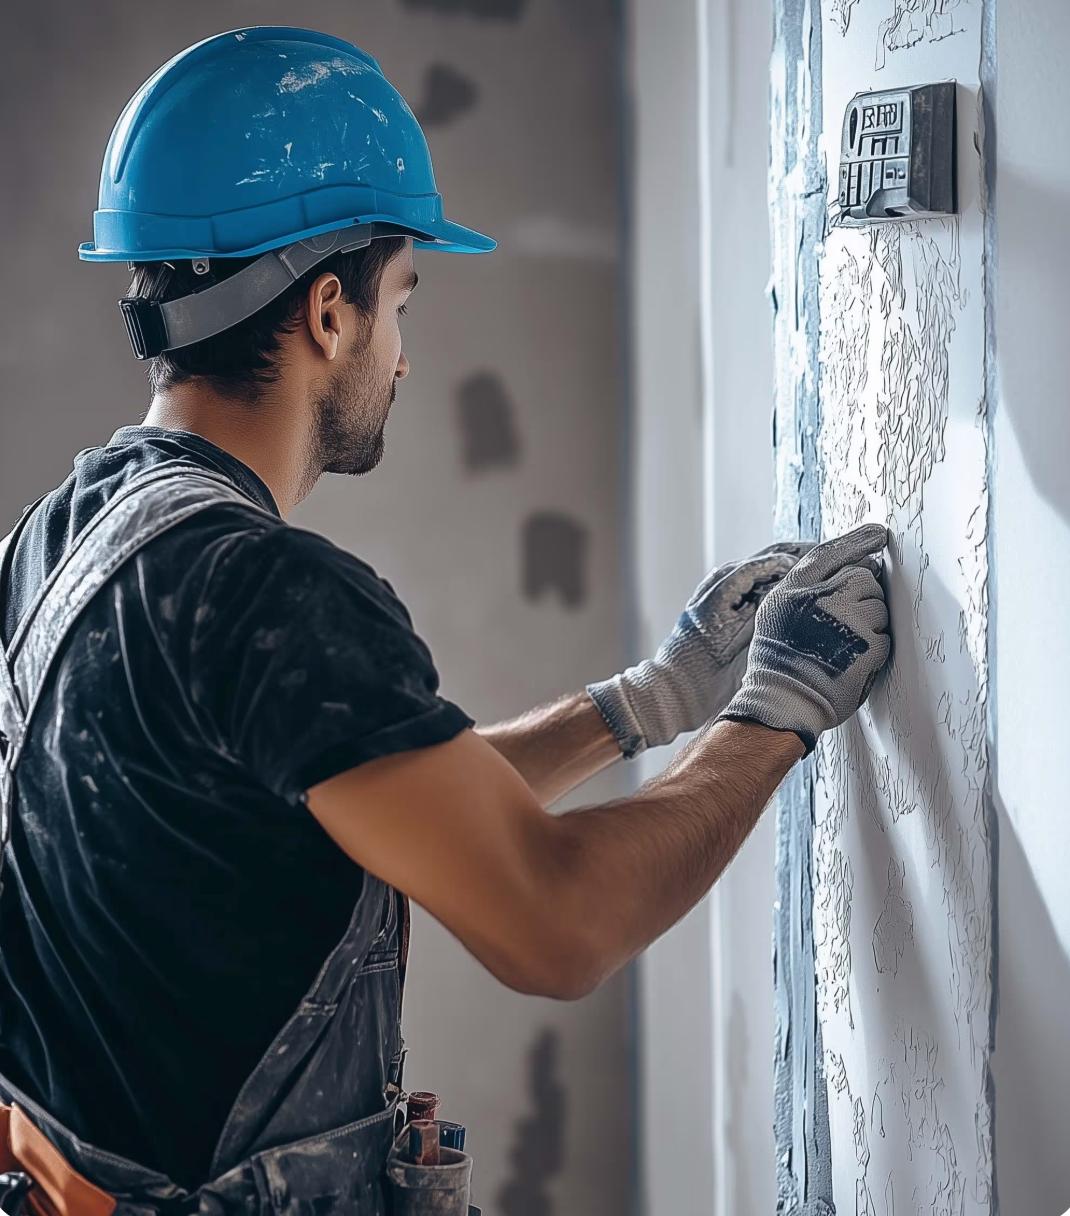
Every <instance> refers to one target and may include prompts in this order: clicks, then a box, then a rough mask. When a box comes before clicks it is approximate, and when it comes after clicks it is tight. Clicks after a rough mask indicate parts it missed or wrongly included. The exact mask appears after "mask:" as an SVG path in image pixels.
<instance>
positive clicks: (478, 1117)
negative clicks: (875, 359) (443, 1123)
mask: <svg viewBox="0 0 1070 1216" xmlns="http://www.w3.org/2000/svg"><path fill="white" fill-rule="evenodd" d="M477 13H478V14H482V16H476V15H474V14H477ZM263 23H282V24H299V25H304V26H311V27H318V28H322V29H324V30H326V31H328V32H330V33H334V34H338V35H341V36H343V37H347V38H350V39H352V40H354V41H356V42H358V43H359V44H362V45H364V46H366V47H367V48H368V49H369V50H370V51H371V52H372V53H373V54H375V55H376V56H377V57H378V58H379V59H380V61H381V63H382V65H383V67H384V70H385V71H386V72H387V74H388V75H389V76H390V77H391V79H392V80H393V81H394V82H395V83H396V84H397V85H398V87H399V88H400V89H401V91H402V92H403V93H404V94H405V95H406V97H407V98H408V99H409V100H410V102H411V103H412V104H413V106H414V108H415V109H416V110H417V112H418V113H419V114H420V115H421V117H424V118H425V119H427V120H428V126H427V130H428V136H429V140H430V143H431V148H432V153H433V156H434V159H435V166H436V172H437V176H438V180H439V186H440V188H441V189H442V191H443V193H444V195H445V197H446V199H447V206H448V208H449V212H450V214H451V215H453V216H455V217H456V218H458V219H460V220H461V221H462V222H464V223H469V224H472V225H473V226H476V227H480V228H482V230H484V231H487V232H490V233H492V234H494V235H495V236H497V237H498V238H499V240H500V241H501V245H502V247H501V249H500V250H499V251H498V252H497V253H495V254H493V255H491V256H490V257H487V258H459V257H446V256H443V255H437V254H428V253H424V254H418V266H419V270H420V275H421V285H420V290H419V293H418V294H417V296H416V297H415V298H414V300H413V302H412V306H411V309H410V313H411V315H410V318H409V320H408V322H407V323H406V325H407V327H406V331H405V332H406V349H407V352H408V354H409V356H410V359H411V360H412V364H413V374H412V375H411V376H410V378H409V379H408V380H407V381H406V382H405V384H404V385H403V386H402V387H401V390H400V392H399V398H398V404H397V406H396V407H395V410H394V412H393V414H392V416H391V419H392V420H391V425H390V427H389V429H388V434H387V457H386V460H385V462H384V464H383V465H382V466H381V467H380V469H378V470H376V472H375V473H373V474H372V475H370V476H369V477H367V478H364V479H362V480H360V481H359V482H352V481H348V480H343V479H329V480H327V481H325V482H324V483H323V484H322V485H321V487H320V488H319V489H317V491H316V492H315V493H314V495H313V496H312V498H311V499H310V500H309V501H308V503H307V504H305V506H304V507H303V508H302V509H301V510H300V512H299V514H298V517H297V522H299V523H301V524H304V525H306V526H311V527H313V528H317V529H319V530H322V531H323V532H325V533H327V534H329V535H330V536H331V537H332V538H333V539H335V540H336V541H338V542H339V543H341V544H343V545H345V546H347V547H348V548H350V549H352V550H353V551H355V552H357V553H359V554H360V555H361V556H362V557H363V558H365V559H366V560H368V561H370V562H371V563H372V564H373V565H375V566H376V567H377V568H378V569H379V570H380V571H381V572H382V573H383V574H384V575H385V576H386V577H387V578H389V579H390V581H391V582H392V583H393V584H394V586H395V587H396V588H397V590H398V592H399V593H400V595H401V596H402V597H403V599H405V600H406V602H407V603H408V605H409V606H410V608H411V610H412V612H413V616H414V618H415V622H416V625H417V628H418V629H419V630H420V631H421V632H422V633H423V635H424V636H425V638H426V639H427V641H428V643H429V644H430V646H431V649H432V651H433V653H434V655H435V657H436V660H437V662H438V666H439V669H440V671H441V674H442V680H443V686H444V690H445V691H446V693H447V695H449V696H451V697H452V698H454V699H455V700H457V701H458V702H460V703H461V704H462V705H464V706H465V707H466V708H467V709H468V710H469V712H471V713H472V715H473V716H474V717H476V718H477V719H478V720H480V721H482V722H491V721H494V720H496V719H499V718H501V717H504V716H508V715H511V714H514V713H517V712H520V711H521V710H523V709H525V708H528V707H529V706H531V705H533V704H536V703H539V702H541V701H544V700H546V699H548V698H550V697H553V696H555V695H557V694H560V693H563V692H566V691H568V690H571V689H575V688H578V687H580V686H581V685H582V684H583V683H584V682H585V681H587V680H590V679H592V678H594V677H596V676H599V675H604V674H608V673H609V672H611V671H614V670H616V669H617V668H618V666H619V665H620V663H621V661H622V659H623V657H624V641H623V634H624V613H623V610H622V579H623V559H622V555H623V545H624V522H625V517H624V512H623V509H622V508H623V496H624V488H623V480H622V473H621V458H622V455H623V453H624V443H623V438H622V437H623V434H624V421H625V418H624V401H623V392H622V375H621V371H620V368H621V357H622V351H621V347H620V323H621V318H622V315H623V280H622V274H621V263H620V259H619V257H618V251H619V244H620V206H619V200H618V194H619V187H620V180H621V172H622V169H621V152H620V148H621V110H620V105H619V100H620V99H619V74H620V55H621V51H620V45H619V43H620V24H619V16H618V13H617V5H616V4H615V3H614V0H584V3H583V4H573V3H569V0H482V2H480V3H475V0H471V2H469V3H463V2H460V0H452V2H451V0H361V3H354V2H352V0H349V2H347V0H306V2H305V3H303V4H301V5H299V6H298V5H294V4H293V3H282V2H279V0H264V2H259V3H241V2H238V0H224V2H220V0H215V2H213V3H209V2H207V0H190V2H187V3H184V4H181V5H176V4H167V3H162V2H153V3H145V4H140V5H134V4H130V3H125V2H123V0H97V2H95V3H93V4H91V5H77V4H70V3H68V2H66V0H44V2H41V3H35V4H34V5H32V6H20V7H19V11H18V12H17V13H16V14H14V15H13V16H12V15H9V25H8V30H7V37H8V45H9V47H11V48H12V51H13V53H12V54H11V55H10V57H9V61H8V65H7V68H6V70H5V73H4V75H3V77H2V78H0V112H2V113H3V114H4V116H5V142H6V151H5V158H6V163H7V165H8V166H18V170H17V172H14V171H5V173H4V174H3V176H2V178H0V216H2V219H3V228H4V231H5V233H6V234H7V240H6V242H5V245H6V249H5V260H4V261H5V264H4V282H5V286H6V290H5V291H4V292H3V293H2V297H0V518H4V519H8V520H11V519H13V517H14V515H15V514H16V513H17V511H18V509H19V508H20V507H21V505H22V504H23V503H24V502H26V501H28V500H30V499H31V498H32V497H34V496H36V495H37V494H39V493H41V492H42V491H43V490H44V489H46V488H48V487H49V486H51V485H53V484H55V483H56V482H58V481H59V480H61V479H62V478H63V477H64V475H65V474H66V472H67V470H68V469H69V467H70V461H71V457H72V456H73V454H74V453H75V452H76V451H77V450H78V449H80V448H82V447H85V446H89V445H92V444H94V443H98V442H103V441H105V440H106V439H107V438H108V436H109V435H110V434H111V432H112V430H113V429H114V428H115V427H117V426H118V425H120V424H122V423H125V422H131V421H137V420H139V419H140V417H141V416H142V413H143V410H144V408H145V406H146V405H147V394H146V389H145V386H144V383H143V380H142V378H141V371H140V369H139V368H138V366H137V365H136V364H135V363H134V361H133V359H132V358H131V356H130V353H129V349H128V347H127V343H126V339H125V336H124V334H123V332H122V326H121V321H120V318H119V316H118V311H117V310H116V309H115V307H114V300H115V299H116V298H117V296H118V295H119V294H121V292H122V290H123V289H124V287H125V284H126V276H125V268H122V269H120V268H116V267H101V266H91V265H87V264H83V263H79V262H78V261H77V260H76V256H75V248H76V246H77V244H78V242H79V241H81V240H85V239H87V238H88V236H89V235H90V229H89V223H90V215H91V212H92V210H93V207H94V205H95V195H96V184H97V178H98V174H99V167H100V160H101V157H102V154H103V150H104V145H105V142H106V140H107V137H108V134H109V132H110V129H111V126H112V123H113V122H114V120H115V118H116V116H117V114H118V112H119V110H120V108H121V106H122V105H123V103H124V102H125V101H126V99H127V97H128V96H129V95H130V94H131V93H132V92H133V90H134V89H135V88H136V87H137V86H138V85H139V84H140V83H141V81H142V80H143V79H144V78H145V77H146V76H148V75H149V74H150V73H151V72H152V71H153V70H155V68H156V67H157V66H158V65H159V64H160V63H162V62H163V61H164V60H166V59H167V58H169V57H170V56H171V55H172V54H174V53H175V52H176V51H177V50H179V49H181V48H182V47H184V46H186V45H188V44H189V43H191V42H194V41H196V40H197V39H199V38H202V37H205V36H207V35H209V34H212V33H215V32H218V31H220V30H224V29H229V28H234V27H238V26H241V25H248V24H263ZM465 82H467V83H465ZM466 97H468V98H469V99H470V100H469V101H467V102H466V100H465V98H466ZM466 420H467V421H466ZM545 512H551V513H553V514H554V516H555V519H554V520H551V527H556V528H557V531H556V532H555V533H554V535H555V536H556V537H557V539H556V540H555V542H554V543H553V544H552V545H551V546H550V549H549V552H548V553H547V554H546V555H545V556H544V557H543V558H541V559H540V558H538V555H535V557H534V559H530V555H528V556H526V550H525V542H524V537H525V527H526V525H527V524H528V523H529V522H530V521H531V520H532V518H533V517H534V516H537V515H539V514H540V513H545ZM529 559H530V560H529ZM533 561H534V564H533ZM526 586H527V590H525V587H526ZM625 779H626V774H625V773H624V772H623V770H620V771H617V772H611V773H610V774H608V775H606V776H604V777H603V778H601V779H599V780H598V781H596V782H594V783H592V784H591V785H590V786H589V787H587V788H585V789H584V790H583V791H581V793H580V795H579V796H578V797H573V799H572V802H573V803H575V802H577V801H597V800H602V799H604V798H607V797H610V796H613V795H614V794H615V793H617V792H618V791H619V790H620V789H621V788H622V787H621V784H620V783H621V782H622V781H623V780H625ZM310 880H313V881H314V878H312V879H310ZM629 990H630V980H629V978H628V976H627V975H624V976H620V977H618V978H617V979H615V980H614V981H612V982H611V983H609V984H608V985H607V986H606V987H605V988H604V989H602V990H601V991H600V992H598V993H597V994H596V995H595V996H593V997H591V998H590V999H589V1000H587V1001H585V1002H583V1003H581V1004H575V1005H559V1004H555V1003H553V1002H549V1001H538V1000H531V999H528V998H522V997H519V996H516V995H514V994H512V993H509V992H508V991H506V990H505V989H503V988H501V987H500V986H499V985H497V984H496V983H495V982H494V981H492V980H491V979H490V978H489V977H488V976H487V975H486V974H485V973H484V972H483V971H482V970H481V969H480V968H479V967H478V966H477V965H476V964H475V963H473V962H471V960H469V959H468V957H467V956H466V955H465V954H464V953H463V952H462V951H461V949H460V948H459V947H458V946H457V945H456V943H455V942H454V941H453V940H452V939H451V938H450V937H449V936H448V935H447V934H446V933H445V932H444V931H442V930H441V929H439V928H438V926H437V925H435V924H434V923H433V922H431V921H430V920H429V918H426V917H423V916H418V918H417V922H416V924H415V930H414V943H413V962H412V967H411V981H410V987H409V991H408V994H407V1002H406V1028H407V1037H408V1039H409V1042H410V1046H411V1054H410V1058H409V1066H408V1069H409V1071H408V1080H409V1082H410V1084H412V1085H413V1086H415V1087H428V1088H435V1089H438V1090H440V1091H441V1092H442V1093H443V1094H444V1095H445V1098H446V1102H447V1109H448V1111H449V1114H450V1116H451V1117H454V1118H458V1119H462V1120H465V1121H467V1122H468V1123H469V1125H470V1128H471V1133H470V1134H471V1142H472V1146H473V1149H474V1151H475V1154H476V1158H477V1166H476V1171H477V1172H476V1188H475V1189H476V1198H477V1199H478V1200H479V1201H480V1202H482V1203H483V1204H484V1205H485V1210H486V1211H488V1212H489V1213H501V1214H502V1216H551V1214H552V1213H560V1214H562V1216H563V1214H565V1213H569V1214H572V1213H581V1212H582V1213H584V1214H585V1216H601V1214H605V1216H609V1214H610V1213H614V1214H616V1213H619V1212H622V1211H627V1210H628V1203H629V1196H630V1195H631V1193H632V1189H633V1188H632V1185H631V1181H632V1180H631V1168H630V1167H629V1166H627V1165H624V1166H622V1163H626V1162H628V1161H629V1160H630V1157H631V1153H632V1139H631V1120H632V1111H631V1086H632V1081H631V1072H630V1070H631V1066H630V1051H629V1034H630V1023H629ZM529 1121H533V1122H530V1123H529ZM521 1134H524V1135H525V1136H530V1135H532V1134H534V1142H533V1147H532V1148H531V1150H530V1152H529V1153H528V1155H527V1157H526V1158H523V1157H522V1156H521V1154H519V1152H518V1151H516V1150H517V1149H518V1144H519V1137H520V1135H521Z"/></svg>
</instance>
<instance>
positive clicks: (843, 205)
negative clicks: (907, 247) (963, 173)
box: [837, 80, 956, 227]
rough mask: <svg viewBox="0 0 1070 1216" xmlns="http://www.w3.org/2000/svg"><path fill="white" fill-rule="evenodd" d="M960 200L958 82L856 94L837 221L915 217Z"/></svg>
mask: <svg viewBox="0 0 1070 1216" xmlns="http://www.w3.org/2000/svg"><path fill="white" fill-rule="evenodd" d="M955 206H956V199H955V82H954V81H953V80H950V81H944V82H942V83H940V84H923V85H917V86H916V87H914V88H909V89H885V90H883V91H880V92H876V93H857V94H856V95H855V96H854V97H853V98H852V99H851V101H850V103H849V104H848V106H847V112H846V114H845V115H844V118H843V137H842V139H841V143H840V182H839V208H838V211H839V217H838V220H837V222H838V223H839V224H842V225H846V226H849V227H858V226H861V225H863V224H872V223H875V222H878V221H881V220H897V219H914V220H916V219H922V218H925V217H926V216H937V215H951V214H953V213H954V211H955Z"/></svg>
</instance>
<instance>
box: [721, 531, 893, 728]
mask: <svg viewBox="0 0 1070 1216" xmlns="http://www.w3.org/2000/svg"><path fill="white" fill-rule="evenodd" d="M887 543H888V529H887V528H885V527H884V526H883V525H881V524H866V525H865V526H863V527H861V528H856V529H855V530H854V531H853V532H848V533H847V535H846V536H840V537H837V538H836V539H835V540H830V541H826V542H825V544H823V545H818V546H817V547H816V548H815V549H812V550H811V551H810V552H809V553H808V554H807V555H806V556H805V557H804V558H802V559H801V560H800V561H799V562H798V563H797V564H796V566H795V568H794V569H793V570H792V571H791V573H790V574H788V575H787V576H786V577H785V578H784V580H783V581H782V582H781V583H780V584H779V586H777V587H775V588H774V589H773V590H772V591H771V592H770V593H769V596H768V597H767V598H766V600H765V601H764V603H763V604H762V606H761V608H759V610H758V615H757V617H756V619H755V622H754V641H753V642H752V644H751V648H750V659H749V661H748V665H747V674H746V676H745V677H744V680H743V687H742V688H741V689H740V690H739V692H738V693H736V695H735V696H734V697H733V698H732V700H731V702H730V703H729V705H728V708H727V709H726V710H725V711H724V713H723V714H722V715H721V717H723V718H734V719H737V720H743V721H751V722H760V723H761V724H762V725H763V726H769V727H772V729H773V730H792V731H794V732H795V733H796V734H797V735H798V736H799V738H800V739H802V741H803V743H804V744H805V746H806V749H807V751H808V752H810V751H813V749H814V747H815V745H816V743H817V736H818V735H819V734H821V732H822V731H823V730H829V729H831V728H832V727H834V726H839V725H840V723H841V722H846V720H847V719H848V718H849V717H850V716H851V715H852V714H853V713H854V712H855V710H857V709H858V708H859V706H860V705H862V703H863V702H864V701H865V699H866V698H867V697H868V696H869V690H870V689H871V688H872V687H873V681H874V680H875V679H876V678H877V673H878V672H879V671H880V669H881V668H882V667H883V666H884V664H885V663H886V662H887V661H888V656H889V654H890V653H891V649H892V642H891V638H890V637H889V635H888V607H887V605H886V604H885V602H884V591H883V590H882V588H881V585H880V583H879V582H878V580H877V574H876V571H877V570H879V567H878V566H877V564H876V562H875V561H874V559H873V557H872V555H873V554H876V553H879V552H880V551H881V550H882V549H883V548H884V547H885V545H887Z"/></svg>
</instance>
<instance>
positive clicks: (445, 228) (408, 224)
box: [78, 212, 498, 262]
mask: <svg viewBox="0 0 1070 1216" xmlns="http://www.w3.org/2000/svg"><path fill="white" fill-rule="evenodd" d="M96 215H97V218H98V222H97V223H96V224H95V227H96V228H97V235H99V233H100V230H101V227H102V225H101V224H100V222H99V219H100V218H103V217H104V216H105V215H106V213H102V212H97V213H96ZM109 218H110V217H109ZM105 222H106V221H105ZM354 223H361V224H392V225H394V226H395V227H396V228H397V229H398V230H399V232H405V233H407V234H408V235H410V236H412V237H413V241H414V243H415V244H416V245H418V246H419V247H420V248H421V249H437V250H438V251H439V252H440V253H490V252H491V251H492V250H493V249H495V248H496V247H497V244H498V242H497V241H495V240H494V238H493V237H489V236H486V235H485V234H484V233H482V232H477V231H476V230H475V229H474V228H466V227H465V226H464V225H463V224H456V223H454V222H453V220H448V219H445V218H444V217H443V218H436V219H434V220H432V221H431V222H429V223H421V222H419V221H416V222H414V221H412V220H407V221H406V220H403V219H402V218H401V217H399V216H398V215H397V214H389V213H385V212H384V213H380V214H375V215H361V216H359V217H347V218H345V219H342V220H336V221H334V222H333V223H329V224H318V225H315V226H314V227H310V228H304V229H302V230H300V231H298V232H288V233H286V234H285V235H284V236H282V237H276V238H274V239H273V240H270V241H263V242H261V243H260V244H258V245H249V246H245V247H242V248H237V249H227V250H225V251H223V250H220V249H219V248H213V247H211V246H208V247H200V248H194V247H192V246H185V247H178V246H170V247H167V248H151V247H150V248H142V247H136V248H135V247H132V246H130V245H126V246H112V247H110V248H109V247H108V246H106V245H104V246H102V245H99V244H97V243H96V242H95V241H86V242H85V243H84V244H82V245H79V246H78V257H79V258H80V259H81V260H82V261H83V262H164V261H172V260H174V259H176V258H177V259H181V260H184V259H190V258H252V257H259V255H260V254H262V253H270V252H271V250H272V249H281V248H282V247H283V246H284V245H291V244H293V243H294V242H295V241H304V240H309V239H310V238H312V237H315V236H322V235H323V234H324V233H327V232H334V231H336V230H337V229H339V228H347V227H349V226H350V225H352V224H354ZM105 230H106V229H105Z"/></svg>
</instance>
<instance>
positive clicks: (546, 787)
mask: <svg viewBox="0 0 1070 1216" xmlns="http://www.w3.org/2000/svg"><path fill="white" fill-rule="evenodd" d="M476 733H477V734H479V735H480V736H481V737H482V738H483V739H486V741H487V742H488V743H489V744H490V745H491V746H492V747H493V748H494V749H495V750H496V751H497V752H499V753H500V754H501V755H503V756H504V757H505V758H506V760H508V761H509V763H510V764H511V765H512V766H513V768H515V769H516V770H517V772H518V773H520V775H521V776H522V777H523V778H524V780H525V781H526V782H527V783H528V785H529V786H531V788H532V790H533V791H534V792H535V796H536V797H537V798H538V800H539V802H540V803H541V804H542V805H543V806H551V805H552V804H553V803H554V802H556V801H557V800H558V799H559V798H563V797H564V796H565V794H567V793H569V791H570V790H573V789H575V788H576V786H578V785H581V784H582V783H583V782H584V781H586V780H588V778H590V777H593V776H594V775H595V774H596V773H599V772H601V771H602V769H604V768H608V766H609V765H610V764H612V763H613V761H614V760H619V759H620V748H619V747H618V745H617V741H616V740H615V739H614V738H613V736H612V735H611V734H610V733H609V729H608V727H607V726H606V724H605V722H604V721H603V720H602V715H601V714H600V713H599V712H598V709H597V707H596V706H595V704H594V702H593V701H592V700H591V698H590V697H589V696H588V695H587V694H586V693H585V692H577V693H570V694H569V695H568V696H566V697H562V698H561V699H560V700H559V701H555V702H553V703H552V704H550V705H542V706H539V708H537V709H532V710H529V711H528V712H527V713H525V714H521V715H520V717H519V718H513V719H511V720H510V721H508V722H501V723H498V724H496V725H494V726H487V727H479V728H478V729H477V732H476Z"/></svg>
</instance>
